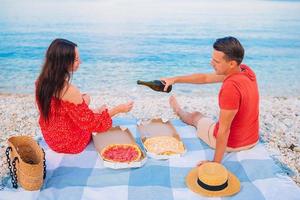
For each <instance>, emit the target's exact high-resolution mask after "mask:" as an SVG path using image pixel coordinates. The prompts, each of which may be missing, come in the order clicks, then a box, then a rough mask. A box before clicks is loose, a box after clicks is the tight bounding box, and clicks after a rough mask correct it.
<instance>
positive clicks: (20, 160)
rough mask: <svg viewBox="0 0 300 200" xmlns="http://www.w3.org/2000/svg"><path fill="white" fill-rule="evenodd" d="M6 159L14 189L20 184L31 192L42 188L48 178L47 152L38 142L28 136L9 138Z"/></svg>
mask: <svg viewBox="0 0 300 200" xmlns="http://www.w3.org/2000/svg"><path fill="white" fill-rule="evenodd" d="M6 157H7V163H8V168H9V170H10V176H11V182H12V185H13V187H14V188H18V183H19V184H20V185H21V186H22V187H23V188H24V189H25V190H30V191H32V190H38V189H40V188H41V187H42V185H43V182H44V179H45V177H46V160H45V152H44V150H43V149H42V148H41V147H40V146H39V145H38V144H37V143H36V141H34V140H33V139H32V138H31V137H28V136H14V137H11V138H9V139H8V147H7V149H6Z"/></svg>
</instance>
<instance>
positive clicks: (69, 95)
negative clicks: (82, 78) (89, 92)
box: [61, 84, 83, 104]
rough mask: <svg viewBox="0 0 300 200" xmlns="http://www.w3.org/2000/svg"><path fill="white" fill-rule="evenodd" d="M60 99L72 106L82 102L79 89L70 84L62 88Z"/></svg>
mask: <svg viewBox="0 0 300 200" xmlns="http://www.w3.org/2000/svg"><path fill="white" fill-rule="evenodd" d="M61 99H62V100H63V101H69V102H71V103H74V104H81V103H82V101H83V99H82V96H81V93H80V91H79V89H78V88H77V87H76V86H74V85H72V84H68V85H66V86H65V87H64V89H63V91H62V97H61Z"/></svg>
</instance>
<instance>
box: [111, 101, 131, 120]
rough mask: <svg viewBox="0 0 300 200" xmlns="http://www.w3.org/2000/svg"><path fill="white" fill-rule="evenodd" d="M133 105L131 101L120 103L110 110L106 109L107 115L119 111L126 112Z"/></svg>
mask: <svg viewBox="0 0 300 200" xmlns="http://www.w3.org/2000/svg"><path fill="white" fill-rule="evenodd" d="M132 107H133V101H129V102H128V103H124V104H120V105H118V106H116V107H114V108H112V109H111V110H109V111H108V113H109V115H110V116H111V117H113V116H115V115H116V114H119V113H127V112H129V111H130V110H131V109H132Z"/></svg>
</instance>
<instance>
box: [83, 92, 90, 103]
mask: <svg viewBox="0 0 300 200" xmlns="http://www.w3.org/2000/svg"><path fill="white" fill-rule="evenodd" d="M81 96H82V98H83V100H84V102H85V103H86V104H87V105H90V103H91V97H90V95H88V94H82V95H81Z"/></svg>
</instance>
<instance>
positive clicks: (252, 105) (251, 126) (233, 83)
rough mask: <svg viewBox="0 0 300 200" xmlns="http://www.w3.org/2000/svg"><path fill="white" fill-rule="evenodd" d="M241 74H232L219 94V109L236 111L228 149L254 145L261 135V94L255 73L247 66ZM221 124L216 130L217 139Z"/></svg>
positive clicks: (226, 79)
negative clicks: (259, 132)
mask: <svg viewBox="0 0 300 200" xmlns="http://www.w3.org/2000/svg"><path fill="white" fill-rule="evenodd" d="M240 67H241V72H239V73H235V74H231V75H229V76H228V77H226V78H225V80H224V81H223V85H222V88H221V90H220V92H219V107H220V109H224V110H236V109H238V112H237V113H236V115H235V117H234V118H233V121H232V123H231V127H230V133H229V138H228V143H227V146H228V147H232V148H237V147H242V146H246V145H250V144H253V143H255V142H257V141H258V138H259V135H258V131H259V94H258V87H257V81H256V76H255V73H254V72H253V71H252V70H251V69H250V67H248V66H246V65H243V64H242V65H241V66H240ZM218 130H219V122H217V124H216V126H215V129H214V136H215V137H217V134H218Z"/></svg>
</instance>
